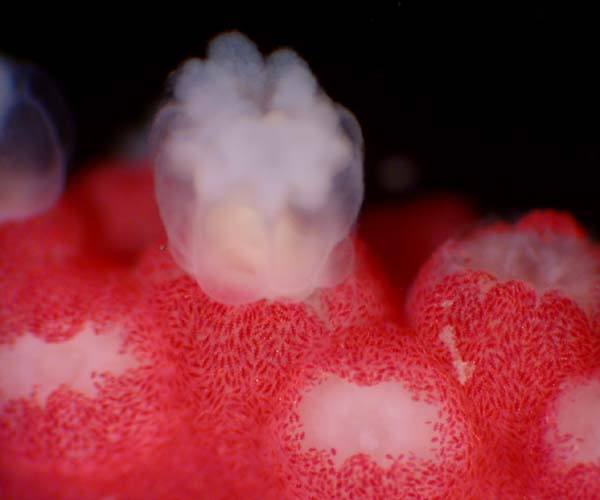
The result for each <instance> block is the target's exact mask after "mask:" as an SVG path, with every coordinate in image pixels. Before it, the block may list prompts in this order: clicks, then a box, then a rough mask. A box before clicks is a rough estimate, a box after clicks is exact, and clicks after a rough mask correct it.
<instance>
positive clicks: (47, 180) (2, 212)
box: [0, 56, 66, 223]
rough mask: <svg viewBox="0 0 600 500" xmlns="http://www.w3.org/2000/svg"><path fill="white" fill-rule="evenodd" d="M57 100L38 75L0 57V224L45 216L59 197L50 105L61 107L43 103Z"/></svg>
mask: <svg viewBox="0 0 600 500" xmlns="http://www.w3.org/2000/svg"><path fill="white" fill-rule="evenodd" d="M57 96H58V93H57V91H56V89H54V88H53V85H52V83H51V82H50V81H49V80H48V79H47V78H46V77H45V75H44V74H43V73H41V72H40V71H39V70H37V69H35V68H33V67H32V66H26V65H19V64H17V63H14V62H12V61H9V60H8V59H6V58H3V57H1V56H0V223H2V222H5V221H10V220H19V219H25V218H28V217H31V216H33V215H36V214H39V213H41V212H44V211H46V210H48V209H49V208H50V207H51V206H52V205H53V204H54V203H55V202H56V200H57V199H58V197H59V196H60V194H61V193H62V190H63V185H64V178H65V167H66V154H65V150H64V146H65V145H64V144H62V143H61V139H63V137H60V133H59V130H58V129H59V126H60V124H57V123H56V122H55V119H56V116H51V115H52V114H51V113H50V111H49V106H51V107H53V108H54V109H59V108H61V106H63V103H62V102H51V103H49V102H47V101H48V99H50V100H57V101H60V97H57ZM61 111H62V110H61Z"/></svg>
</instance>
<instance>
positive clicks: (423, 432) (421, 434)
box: [296, 376, 440, 468]
mask: <svg viewBox="0 0 600 500" xmlns="http://www.w3.org/2000/svg"><path fill="white" fill-rule="evenodd" d="M296 411H297V412H298V415H299V417H300V423H301V424H302V426H303V428H304V439H303V442H302V447H303V448H304V449H305V450H309V449H311V448H316V449H317V450H325V451H327V452H329V451H330V450H331V449H335V455H333V456H332V457H331V458H332V460H333V462H334V464H335V465H336V467H338V468H339V467H340V466H341V465H342V464H343V463H344V461H345V460H346V459H347V458H349V457H351V456H353V455H356V454H359V453H364V454H367V455H369V456H370V457H371V458H372V459H373V460H375V461H376V462H377V463H378V464H379V465H380V466H381V467H389V466H390V465H391V464H392V463H393V459H395V458H396V457H397V456H398V455H400V454H404V455H405V456H414V457H416V458H419V459H423V460H431V459H434V458H435V455H436V452H437V449H438V448H439V444H438V443H439V441H438V442H437V443H435V442H432V439H433V438H435V437H436V436H437V434H438V433H437V431H436V430H435V424H436V422H438V421H439V416H438V414H439V411H440V408H439V407H438V405H435V404H431V403H428V402H426V401H422V400H417V399H415V398H414V395H413V394H412V393H411V392H410V391H409V390H407V389H406V388H404V386H403V385H402V384H401V383H400V382H382V383H380V384H377V385H373V386H360V385H356V384H353V383H352V382H348V381H346V380H343V379H341V378H339V377H336V376H331V377H329V378H328V379H327V380H325V381H324V382H323V383H321V384H319V385H317V386H316V387H313V388H311V389H310V390H309V391H308V392H307V393H306V394H304V396H303V398H302V401H301V402H300V403H299V405H298V407H297V409H296ZM390 457H392V458H390Z"/></svg>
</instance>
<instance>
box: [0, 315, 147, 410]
mask: <svg viewBox="0 0 600 500" xmlns="http://www.w3.org/2000/svg"><path fill="white" fill-rule="evenodd" d="M137 365H138V361H137V360H136V358H135V357H134V356H133V354H131V353H127V352H124V351H123V332H122V331H120V330H119V329H118V328H115V329H114V330H111V331H109V332H103V333H96V332H95V330H94V327H93V325H92V324H89V323H88V324H86V325H85V327H84V328H83V330H82V331H81V332H80V333H78V334H77V335H74V336H73V337H72V338H70V339H68V340H65V341H60V342H46V341H44V340H42V339H40V338H39V337H36V336H35V335H32V334H31V333H26V334H25V335H22V336H21V337H19V338H18V339H17V340H16V342H14V343H13V344H5V345H0V400H5V401H6V400H10V399H16V398H29V397H31V396H32V395H33V394H34V393H35V394H36V395H37V400H38V402H39V403H40V404H42V405H43V404H45V403H46V400H47V399H48V396H50V394H51V393H52V392H53V391H55V390H56V389H58V388H59V387H60V386H62V385H67V386H69V387H70V388H71V389H73V390H75V391H78V392H81V393H82V394H85V395H86V396H90V397H95V396H96V395H97V391H96V388H95V387H94V382H95V381H94V377H95V375H99V374H101V373H110V374H111V375H114V376H118V375H121V374H123V373H124V372H125V371H126V370H128V369H129V368H134V367H136V366H137Z"/></svg>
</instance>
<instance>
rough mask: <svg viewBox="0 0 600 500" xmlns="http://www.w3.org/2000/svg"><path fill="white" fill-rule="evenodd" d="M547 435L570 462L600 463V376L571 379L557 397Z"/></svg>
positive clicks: (558, 454)
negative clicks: (551, 425)
mask: <svg viewBox="0 0 600 500" xmlns="http://www.w3.org/2000/svg"><path fill="white" fill-rule="evenodd" d="M555 411H556V413H555V414H554V415H552V416H550V417H549V418H548V420H549V421H552V422H553V423H554V424H555V426H554V427H553V428H552V430H551V431H549V432H548V434H547V436H546V438H547V440H548V442H549V443H550V444H552V445H553V447H554V448H555V455H556V456H558V457H559V458H560V459H562V460H564V461H566V462H567V463H568V464H571V465H574V464H577V463H600V425H598V424H599V422H600V380H599V379H596V380H588V381H585V382H583V383H582V382H581V381H579V382H575V381H571V382H569V383H567V384H566V385H565V387H564V388H563V391H562V393H561V395H560V396H559V398H558V401H557V405H556V408H555Z"/></svg>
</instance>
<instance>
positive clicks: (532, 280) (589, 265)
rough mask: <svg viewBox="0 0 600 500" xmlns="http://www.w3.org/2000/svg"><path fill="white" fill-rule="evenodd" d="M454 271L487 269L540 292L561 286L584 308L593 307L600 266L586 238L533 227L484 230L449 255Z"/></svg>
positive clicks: (451, 270) (567, 294)
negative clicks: (545, 232) (544, 234)
mask: <svg viewBox="0 0 600 500" xmlns="http://www.w3.org/2000/svg"><path fill="white" fill-rule="evenodd" d="M448 267H449V271H450V272H456V270H460V269H464V268H467V269H476V270H483V271H487V272H489V273H491V274H493V275H495V276H496V277H497V278H498V279H499V280H501V281H506V280H511V279H514V280H522V281H526V282H528V283H529V284H530V285H531V286H532V287H534V288H535V289H536V290H537V291H538V292H539V293H545V292H547V291H550V290H560V291H561V292H562V293H564V294H565V295H566V296H568V297H570V298H571V299H573V300H574V301H575V302H577V303H578V304H579V306H580V307H582V308H583V309H584V310H587V309H588V308H589V307H590V302H591V300H592V297H593V292H594V288H595V287H596V286H597V285H596V283H597V280H598V278H599V277H600V267H599V266H598V264H597V260H596V258H595V257H594V255H593V253H592V251H591V250H590V247H589V245H588V243H587V242H586V241H583V240H580V239H577V238H574V237H569V236H562V235H556V236H554V237H545V238H542V237H540V236H539V235H538V234H537V233H534V232H530V231H511V232H507V233H493V234H491V233H489V234H484V235H481V236H478V237H475V238H472V239H470V240H468V241H465V242H463V243H462V244H461V251H460V253H458V252H456V253H453V254H452V255H449V262H448Z"/></svg>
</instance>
